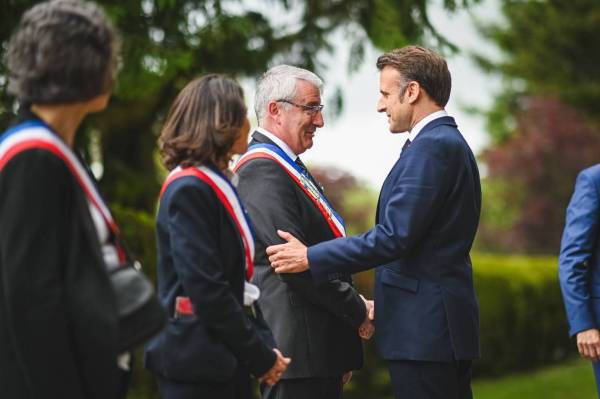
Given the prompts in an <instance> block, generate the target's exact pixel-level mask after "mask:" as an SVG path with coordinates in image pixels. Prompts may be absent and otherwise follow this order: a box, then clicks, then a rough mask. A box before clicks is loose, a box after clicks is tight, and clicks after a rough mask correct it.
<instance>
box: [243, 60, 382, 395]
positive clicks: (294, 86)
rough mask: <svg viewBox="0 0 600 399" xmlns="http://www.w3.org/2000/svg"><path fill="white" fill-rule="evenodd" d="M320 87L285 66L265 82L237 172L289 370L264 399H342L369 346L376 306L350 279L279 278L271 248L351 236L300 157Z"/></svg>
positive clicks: (265, 296) (309, 138)
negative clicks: (289, 239)
mask: <svg viewBox="0 0 600 399" xmlns="http://www.w3.org/2000/svg"><path fill="white" fill-rule="evenodd" d="M322 85H323V83H322V81H321V79H319V77H317V76H316V75H315V74H314V73H312V72H310V71H307V70H304V69H300V68H296V67H292V66H288V65H280V66H277V67H274V68H272V69H270V70H269V71H267V72H266V73H265V74H264V75H263V76H262V78H261V79H260V81H259V84H258V88H257V93H256V103H255V110H256V114H257V117H258V121H259V125H260V127H258V128H257V129H256V131H255V132H254V133H253V137H252V141H251V142H250V147H249V150H248V152H247V153H246V154H244V155H243V156H242V158H240V160H239V161H238V164H237V165H236V170H237V174H238V176H239V185H238V190H239V194H240V197H241V198H242V200H243V201H244V203H245V205H246V208H247V210H248V213H249V214H250V217H251V219H252V221H253V224H254V227H255V232H256V246H257V248H256V259H255V273H254V276H255V277H254V283H255V284H256V285H257V286H258V287H259V288H260V290H261V296H260V299H259V303H260V306H261V308H262V310H263V313H264V315H265V319H266V321H267V323H268V324H269V326H270V327H271V329H272V331H273V334H274V335H275V339H276V341H277V345H278V346H279V347H280V348H281V350H282V351H283V352H284V353H286V354H287V355H289V356H290V357H291V358H292V359H293V361H292V363H291V364H290V366H289V367H288V369H287V371H286V372H285V374H284V375H283V378H282V379H281V381H280V382H279V383H278V384H277V385H276V386H275V387H273V388H266V389H265V390H264V391H263V398H268V399H294V398H299V399H300V398H302V399H306V398H311V399H318V398H323V399H336V398H341V395H342V386H343V383H344V382H347V381H348V380H349V378H350V376H351V371H352V370H356V369H359V368H360V367H361V366H362V362H363V359H362V346H361V341H360V337H359V332H360V334H361V336H362V337H363V338H367V337H370V335H371V334H372V332H373V331H372V324H371V322H370V320H369V318H368V314H369V309H370V308H371V306H372V302H370V301H366V300H364V299H363V298H362V297H361V296H360V295H359V294H358V292H356V290H355V289H354V288H353V287H352V280H351V278H350V276H349V275H348V274H340V275H339V276H337V279H335V280H333V281H329V282H327V283H325V284H322V285H316V284H315V283H313V281H312V278H311V277H310V276H309V275H307V274H306V273H304V274H296V275H291V274H290V275H282V276H279V275H277V274H275V273H274V272H273V270H272V269H271V267H270V264H269V262H268V259H267V258H266V254H265V248H266V247H267V246H269V245H273V244H276V243H281V242H282V240H281V238H280V237H279V236H278V235H277V229H283V230H286V231H293V232H294V235H296V236H297V237H298V238H299V239H300V240H302V241H303V242H304V243H306V244H307V245H312V244H316V243H319V242H322V241H325V240H329V239H332V238H335V237H341V236H343V235H344V234H345V232H344V225H343V221H342V220H341V218H340V217H339V215H338V214H337V213H336V212H335V210H333V208H332V207H331V205H330V204H329V202H328V201H327V198H326V197H325V195H324V193H323V191H322V189H321V187H320V185H319V184H318V183H317V182H316V181H315V180H314V178H313V177H312V175H311V174H310V172H309V171H308V170H307V169H306V166H305V165H304V164H303V163H302V161H301V160H300V158H299V155H300V154H302V153H304V152H305V151H306V150H307V149H309V148H311V147H312V146H313V138H314V135H315V132H316V130H317V129H318V128H320V127H322V126H323V124H324V122H323V115H322V114H321V111H322V109H323V105H322V104H321V88H322Z"/></svg>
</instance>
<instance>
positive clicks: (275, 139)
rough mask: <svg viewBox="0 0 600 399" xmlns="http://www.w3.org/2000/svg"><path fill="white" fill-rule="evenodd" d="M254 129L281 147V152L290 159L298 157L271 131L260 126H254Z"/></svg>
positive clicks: (293, 159)
mask: <svg viewBox="0 0 600 399" xmlns="http://www.w3.org/2000/svg"><path fill="white" fill-rule="evenodd" d="M256 131H257V132H259V133H261V134H264V135H265V136H267V138H268V139H269V140H271V141H272V142H273V143H275V144H276V145H277V146H278V147H279V148H281V149H282V150H283V152H285V153H286V155H287V156H288V157H290V158H291V159H292V161H295V160H296V158H298V155H296V154H295V153H294V151H292V149H291V148H290V147H289V146H288V145H287V144H286V143H285V142H284V141H283V140H281V139H280V138H279V137H277V136H275V135H274V134H273V133H271V132H269V131H268V130H266V129H265V128H262V127H260V126H259V127H257V128H256Z"/></svg>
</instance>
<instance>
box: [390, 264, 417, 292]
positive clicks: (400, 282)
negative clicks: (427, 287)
mask: <svg viewBox="0 0 600 399" xmlns="http://www.w3.org/2000/svg"><path fill="white" fill-rule="evenodd" d="M381 282H382V283H383V284H386V285H391V286H393V287H397V288H401V289H403V290H406V291H410V292H413V293H417V292H418V291H419V280H417V279H416V278H412V277H408V276H405V275H402V274H400V273H397V272H395V271H393V270H391V269H384V270H383V272H382V273H381Z"/></svg>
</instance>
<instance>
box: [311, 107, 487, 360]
mask: <svg viewBox="0 0 600 399" xmlns="http://www.w3.org/2000/svg"><path fill="white" fill-rule="evenodd" d="M480 209H481V187H480V183H479V172H478V170H477V163H476V161H475V157H474V156H473V153H472V152H471V149H470V148H469V146H468V145H467V143H466V141H465V140H464V138H463V137H462V135H461V134H460V132H459V131H458V129H457V127H456V124H455V122H454V119H453V118H451V117H442V118H438V119H435V120H433V121H431V122H430V123H429V124H427V125H426V126H425V127H424V128H423V130H422V131H421V132H420V133H419V134H418V135H417V137H416V138H415V140H414V141H413V142H412V143H411V145H410V146H409V147H408V148H406V150H405V151H404V152H403V153H402V156H401V157H400V158H399V159H398V161H397V162H396V164H395V165H394V167H393V168H392V170H391V172H390V174H389V175H388V177H387V178H386V180H385V182H384V184H383V187H382V189H381V194H380V198H379V204H378V208H377V224H376V226H375V227H374V228H373V229H371V230H370V231H368V232H367V233H365V234H363V235H360V236H355V237H349V238H339V239H335V240H332V241H328V242H325V243H321V244H317V245H315V246H312V247H309V249H308V259H309V265H310V270H311V272H312V274H313V277H314V278H315V279H316V280H317V281H325V280H327V279H329V278H330V277H331V276H332V274H334V273H336V272H341V271H345V272H352V273H357V272H360V271H363V270H366V269H371V268H374V267H376V268H377V269H376V278H375V317H376V322H375V324H376V340H377V346H378V349H379V351H380V353H381V355H382V356H383V357H384V358H385V359H388V360H399V359H403V360H426V361H451V360H453V359H472V358H476V357H478V356H479V306H478V303H477V299H476V296H475V290H474V288H473V277H472V269H471V260H470V257H469V251H470V249H471V245H472V243H473V239H474V237H475V233H476V231H477V225H478V223H479V214H480Z"/></svg>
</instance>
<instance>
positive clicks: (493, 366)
mask: <svg viewBox="0 0 600 399" xmlns="http://www.w3.org/2000/svg"><path fill="white" fill-rule="evenodd" d="M113 211H114V213H115V217H116V219H117V220H118V221H119V225H120V226H121V228H122V230H123V234H124V236H125V238H126V239H127V242H128V243H129V246H130V247H131V249H132V250H133V252H134V253H135V254H136V255H137V256H138V257H139V258H140V259H141V260H142V263H143V265H144V272H145V273H147V274H148V276H149V277H151V278H153V279H154V278H155V270H156V259H155V248H156V246H155V236H154V215H150V214H147V213H144V212H139V211H133V210H129V209H125V208H121V207H115V208H114V209H113ZM473 269H474V281H475V287H476V290H477V295H478V298H479V303H480V308H481V350H482V355H483V357H482V359H480V360H477V361H476V362H475V365H474V374H475V376H484V375H485V376H494V375H500V374H504V373H507V372H514V371H519V370H525V369H530V368H534V367H536V366H540V365H544V364H547V363H551V362H557V361H561V360H563V359H565V358H567V357H568V356H569V355H571V354H573V353H574V350H575V346H574V344H573V343H572V341H571V340H570V339H569V338H568V335H567V322H566V319H565V313H564V308H563V303H562V298H561V294H560V288H559V285H558V277H557V260H556V258H555V257H525V256H506V255H490V254H475V255H474V256H473ZM354 280H355V284H356V285H357V287H358V288H359V290H360V291H361V292H363V293H365V294H366V295H367V296H369V297H372V291H373V273H372V271H370V272H365V273H360V274H358V275H356V276H355V279H354ZM140 358H141V356H140V351H139V350H138V356H137V360H138V361H137V370H136V372H135V373H134V376H133V389H132V391H131V393H130V395H129V398H130V399H133V398H147V399H152V398H156V397H158V395H157V393H156V385H155V383H154V381H153V379H152V377H151V376H150V374H149V373H147V372H146V371H144V370H143V369H142V368H141V365H140V363H139V361H140ZM389 394H390V387H389V377H388V375H387V370H386V367H385V363H384V362H383V361H381V359H379V358H378V356H377V355H376V353H375V345H374V343H373V342H372V341H369V342H367V343H366V344H365V368H364V369H363V370H362V371H360V372H357V373H356V374H355V378H354V379H353V381H352V382H351V384H350V385H349V386H348V387H347V389H346V395H345V397H346V398H348V399H353V398H356V399H358V398H367V397H377V398H385V397H389Z"/></svg>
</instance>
